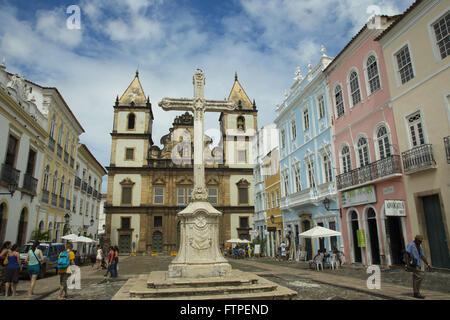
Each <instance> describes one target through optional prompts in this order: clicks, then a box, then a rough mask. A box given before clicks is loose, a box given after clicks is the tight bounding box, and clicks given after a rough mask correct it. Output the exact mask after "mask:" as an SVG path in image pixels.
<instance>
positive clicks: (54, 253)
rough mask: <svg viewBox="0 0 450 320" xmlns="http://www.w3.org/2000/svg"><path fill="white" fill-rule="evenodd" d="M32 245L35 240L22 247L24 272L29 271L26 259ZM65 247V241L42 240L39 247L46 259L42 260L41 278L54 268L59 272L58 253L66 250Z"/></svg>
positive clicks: (21, 255) (21, 257) (21, 256)
mask: <svg viewBox="0 0 450 320" xmlns="http://www.w3.org/2000/svg"><path fill="white" fill-rule="evenodd" d="M32 246H33V242H29V243H27V244H26V245H25V246H24V247H22V248H21V249H20V260H21V261H22V265H23V267H22V273H27V271H28V270H27V269H28V265H26V264H25V259H26V257H27V253H28V251H30V249H31V248H32ZM64 248H65V246H64V244H63V243H54V242H41V244H40V245H39V249H40V250H41V251H42V255H43V256H44V261H41V273H40V274H39V278H43V277H45V274H46V273H47V271H49V270H52V269H55V270H56V273H58V268H57V264H58V255H59V254H60V253H61V251H63V250H64Z"/></svg>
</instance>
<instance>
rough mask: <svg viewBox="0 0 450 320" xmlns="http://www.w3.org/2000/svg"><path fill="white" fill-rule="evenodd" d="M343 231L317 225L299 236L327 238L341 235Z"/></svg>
mask: <svg viewBox="0 0 450 320" xmlns="http://www.w3.org/2000/svg"><path fill="white" fill-rule="evenodd" d="M340 235H341V233H340V232H338V231H334V230H331V229H327V228H324V227H321V226H316V227H314V228H312V229H309V230H308V231H305V232H302V233H300V234H299V235H298V236H299V237H303V238H326V237H336V236H340Z"/></svg>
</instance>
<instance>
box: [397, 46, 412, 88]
mask: <svg viewBox="0 0 450 320" xmlns="http://www.w3.org/2000/svg"><path fill="white" fill-rule="evenodd" d="M395 57H396V59H397V67H398V73H399V74H400V79H401V81H402V84H405V83H406V82H408V81H409V80H411V79H412V78H414V71H413V68H412V63H411V56H410V54H409V49H408V46H407V45H406V46H404V47H403V48H402V49H401V50H400V51H399V52H398V53H396V55H395Z"/></svg>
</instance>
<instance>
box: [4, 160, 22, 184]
mask: <svg viewBox="0 0 450 320" xmlns="http://www.w3.org/2000/svg"><path fill="white" fill-rule="evenodd" d="M19 177H20V171H19V170H17V169H14V168H13V167H11V166H10V165H8V164H6V163H4V164H3V165H2V175H1V179H2V181H3V182H5V183H7V184H14V185H16V186H18V185H19Z"/></svg>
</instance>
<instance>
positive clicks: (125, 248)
mask: <svg viewBox="0 0 450 320" xmlns="http://www.w3.org/2000/svg"><path fill="white" fill-rule="evenodd" d="M130 244H131V235H129V234H121V235H120V236H119V248H120V252H121V253H130V252H131V250H130V249H131V248H130Z"/></svg>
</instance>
